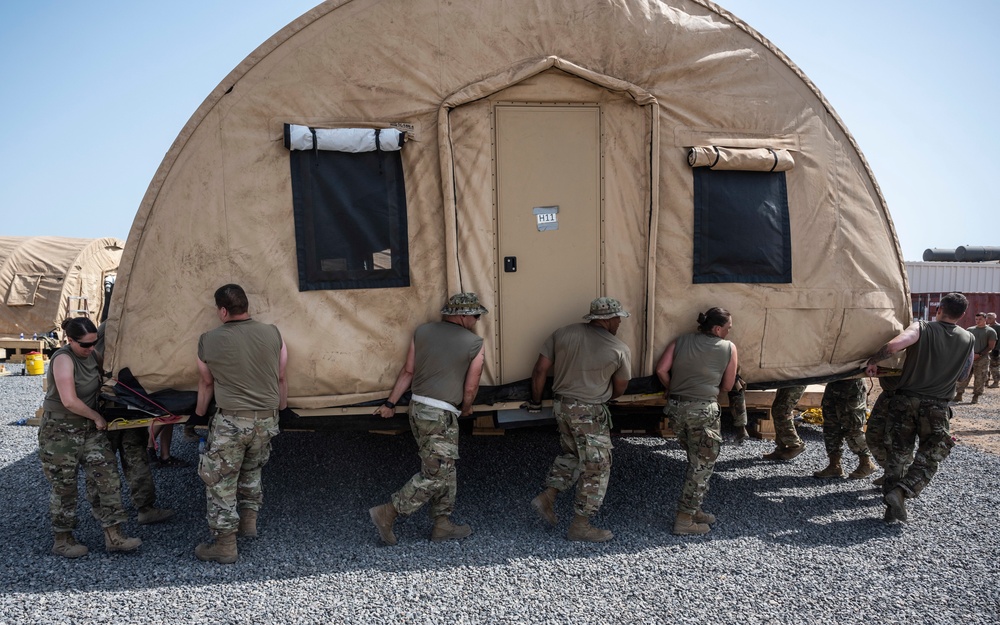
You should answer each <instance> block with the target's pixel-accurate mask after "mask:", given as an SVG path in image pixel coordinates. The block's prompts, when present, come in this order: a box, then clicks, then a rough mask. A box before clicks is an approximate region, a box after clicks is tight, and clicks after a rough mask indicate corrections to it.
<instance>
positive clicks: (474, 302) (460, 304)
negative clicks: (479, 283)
mask: <svg viewBox="0 0 1000 625" xmlns="http://www.w3.org/2000/svg"><path fill="white" fill-rule="evenodd" d="M488 312H489V311H488V310H486V308H485V307H484V306H483V305H482V304H480V303H479V297H478V296H477V295H476V294H475V293H457V294H455V295H452V296H451V297H449V298H448V303H447V304H445V306H444V308H442V309H441V314H442V315H485V314H486V313H488Z"/></svg>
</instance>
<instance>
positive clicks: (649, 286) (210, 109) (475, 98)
mask: <svg viewBox="0 0 1000 625" xmlns="http://www.w3.org/2000/svg"><path fill="white" fill-rule="evenodd" d="M504 91H506V93H503V92H504ZM502 98H511V99H513V100H516V101H520V100H524V99H528V98H534V99H537V100H538V101H540V102H543V103H553V104H555V103H565V102H570V103H572V102H580V101H584V100H586V101H588V102H594V101H596V102H599V103H600V105H601V107H602V120H603V121H602V130H603V133H604V135H603V145H604V147H605V151H606V152H605V154H604V156H603V158H604V163H605V176H606V178H607V180H606V181H605V184H604V190H605V194H606V195H605V198H604V206H603V209H604V215H605V219H606V222H605V232H604V235H605V240H604V241H603V254H604V258H605V266H604V270H603V271H604V277H603V280H604V285H605V291H606V292H607V293H608V294H609V295H613V296H620V297H622V298H623V299H624V300H625V301H626V302H627V303H626V306H627V307H629V308H630V310H632V311H633V313H634V314H635V313H638V315H636V316H634V317H633V318H631V319H629V320H628V321H627V323H626V324H623V326H622V328H623V338H625V339H626V341H627V342H628V343H629V345H630V346H631V348H632V351H633V354H634V355H636V363H637V366H636V371H635V374H636V375H651V374H652V363H653V362H654V361H655V358H656V357H658V355H659V353H660V352H661V351H662V350H663V348H664V346H665V345H666V344H667V343H668V342H669V341H670V340H671V339H673V338H674V337H676V336H677V335H679V334H681V333H683V332H688V331H691V330H692V329H693V328H694V326H695V324H696V318H697V314H698V312H699V311H703V310H705V309H707V308H709V307H711V306H723V307H725V308H727V309H729V310H730V311H732V312H733V314H734V322H735V323H734V330H733V334H732V335H731V336H732V338H733V339H734V340H735V341H736V342H737V344H738V345H739V347H740V355H741V362H742V364H743V367H742V368H743V373H744V377H746V378H747V379H748V380H749V381H751V382H754V381H756V382H762V381H777V380H791V379H800V378H808V377H817V376H824V375H830V374H836V373H839V372H843V371H846V370H849V369H852V368H855V367H856V366H858V364H859V362H856V359H857V358H859V357H860V356H858V354H860V353H862V352H863V351H864V350H865V349H868V348H870V349H871V350H872V351H874V349H877V347H878V346H879V345H880V344H881V343H882V342H884V341H885V340H887V339H888V338H890V337H891V336H892V335H893V334H894V333H895V332H896V331H898V330H899V329H900V328H902V327H903V326H904V325H905V324H906V323H908V322H909V316H910V312H909V303H908V299H907V295H906V289H907V286H906V276H905V271H904V269H903V263H902V255H901V252H900V249H899V244H898V241H897V240H896V235H895V232H894V229H893V226H892V222H891V218H890V217H889V213H888V210H887V208H886V206H885V202H884V200H883V198H882V196H881V193H880V191H879V189H878V186H877V184H876V182H875V180H874V177H873V175H872V172H871V171H870V169H869V167H868V165H867V163H866V162H865V160H864V157H863V156H862V154H861V152H860V151H859V149H858V147H857V145H856V144H855V142H854V140H853V138H852V137H851V136H850V134H849V133H848V131H847V130H846V128H845V127H844V126H843V124H842V123H841V122H840V120H839V118H838V117H837V115H836V113H835V112H834V111H833V110H832V108H831V107H830V106H829V104H828V103H827V102H826V101H825V99H824V98H823V97H822V95H821V94H820V93H819V91H818V90H817V89H816V88H815V86H814V85H812V83H810V82H809V81H808V79H807V78H806V77H805V76H804V75H803V74H802V73H801V72H800V71H799V70H798V69H797V68H796V67H795V66H794V65H793V64H792V63H791V62H790V61H789V60H788V59H787V58H786V57H785V56H784V55H783V54H782V53H781V52H780V51H779V50H778V49H777V48H775V47H774V46H773V45H771V44H770V43H769V42H768V41H767V40H766V39H764V38H763V37H762V36H761V35H760V34H759V33H756V32H755V31H754V30H753V29H751V28H750V27H749V26H747V25H746V24H744V23H743V22H741V21H740V20H739V19H738V18H736V17H735V16H733V15H731V14H729V13H728V12H726V11H725V10H724V9H721V8H720V7H718V6H716V5H714V4H712V3H711V2H707V1H703V0H669V1H656V0H652V1H650V0H641V1H640V0H566V1H564V2H560V3H552V2H548V1H545V0H508V1H506V2H495V1H494V0H466V1H464V2H460V3H442V2H440V1H439V0H349V1H335V0H329V1H327V2H324V3H323V4H320V5H319V6H317V7H316V8H314V9H313V10H311V11H309V12H308V13H306V14H305V15H303V16H302V17H301V18H299V19H298V20H296V21H294V22H293V23H292V24H290V25H288V26H287V27H286V28H284V29H283V30H281V31H280V32H278V33H277V34H276V35H275V36H274V37H272V38H271V39H270V40H268V41H267V42H265V43H264V44H262V45H261V46H260V47H259V48H258V49H257V50H256V51H254V52H253V53H251V54H250V56H248V57H247V59H246V60H245V61H244V62H243V63H242V64H240V66H238V67H237V68H236V69H235V70H233V72H232V73H230V75H229V76H227V77H226V78H225V79H224V80H223V81H222V82H221V83H220V85H219V86H218V87H217V88H216V89H215V90H214V91H213V92H212V93H211V94H210V95H209V96H208V98H207V99H206V100H205V102H204V103H203V104H202V105H201V107H200V108H199V109H198V110H197V111H196V112H195V113H194V115H193V116H192V118H191V120H190V121H189V122H188V124H187V125H186V126H185V127H184V129H183V130H182V131H181V132H180V134H179V136H178V138H177V139H176V141H175V142H174V145H173V146H172V147H171V149H170V151H169V152H168V154H167V155H166V157H165V158H164V160H163V163H162V164H161V166H160V168H159V170H158V171H157V173H156V175H155V177H154V179H153V181H152V182H151V184H150V186H149V189H148V191H147V193H146V196H145V197H144V199H143V201H142V204H141V205H140V207H139V209H138V212H137V214H136V218H135V221H134V223H133V225H132V229H131V231H130V234H129V244H128V246H127V248H126V252H125V256H124V258H123V262H122V266H123V269H122V272H121V274H122V277H121V278H120V279H119V283H118V285H117V287H116V290H115V294H114V302H113V310H112V316H111V318H109V324H108V340H109V345H108V354H107V358H108V362H109V363H110V364H111V366H112V367H113V368H114V370H117V369H120V368H121V367H125V366H128V367H130V368H131V370H132V371H133V373H135V375H136V376H137V377H138V378H139V379H140V380H141V381H142V383H143V384H144V385H145V386H146V387H147V388H148V389H150V390H157V389H160V388H165V387H172V388H177V389H193V388H195V387H196V383H197V375H196V373H197V370H196V368H195V349H196V344H197V337H198V335H199V334H200V333H201V332H204V331H206V330H208V329H210V328H212V327H214V326H215V325H216V324H217V322H218V321H217V318H216V316H215V311H214V305H213V302H212V293H213V292H214V290H215V289H216V288H217V287H218V286H220V285H222V284H225V283H227V282H237V283H240V284H242V285H243V286H244V287H245V288H246V289H247V290H248V292H249V294H250V302H251V313H252V314H253V316H254V317H255V318H257V319H260V320H263V321H268V322H273V323H276V324H277V325H278V326H279V328H280V329H281V331H282V334H283V336H284V338H285V340H286V343H287V344H288V347H289V353H290V359H289V387H290V391H289V393H290V396H291V401H290V403H291V404H292V405H293V406H296V407H301V408H321V407H329V406H338V405H347V404H352V403H357V402H362V401H367V400H373V399H377V398H380V397H384V396H385V394H386V393H387V392H388V390H389V389H390V387H391V386H392V382H393V381H394V379H395V375H396V372H397V371H398V369H399V366H400V364H401V362H402V360H403V357H404V355H405V353H406V349H407V347H408V341H409V338H410V334H411V332H412V330H413V328H414V327H415V326H416V325H418V324H419V323H422V322H425V321H427V320H431V319H435V318H437V316H438V311H439V310H440V307H441V304H442V303H443V301H444V300H445V299H446V298H447V296H448V294H449V293H452V292H456V291H459V290H469V291H476V292H477V293H479V294H480V296H481V298H482V300H483V302H484V303H485V304H486V305H487V306H488V307H489V308H490V309H491V311H495V310H496V307H497V306H498V305H500V302H499V301H498V293H497V275H498V274H497V272H498V271H500V269H498V259H497V258H496V250H495V249H494V246H493V237H494V225H493V223H492V212H491V211H492V210H493V201H494V199H493V193H494V187H493V182H492V180H491V178H490V176H491V164H490V158H491V147H490V146H491V143H490V142H491V126H490V124H491V117H490V116H491V114H492V113H491V103H493V102H496V101H499V100H500V99H502ZM286 123H290V124H300V125H305V126H314V127H323V128H336V127H357V128H388V127H393V128H397V129H401V130H405V132H406V134H407V137H406V139H407V140H406V145H405V147H404V149H403V168H404V179H405V186H406V195H407V206H408V228H409V253H410V278H411V286H410V287H408V288H399V289H374V290H338V291H310V292H299V291H298V285H297V271H296V259H295V239H294V226H293V222H292V207H291V195H292V193H291V186H290V181H289V160H288V152H287V150H285V149H284V147H283V129H284V124H286ZM714 145H717V146H726V147H733V148H770V149H784V150H788V151H789V152H790V153H791V154H792V156H793V158H794V160H795V167H794V168H793V169H791V170H790V171H788V172H787V188H788V189H787V194H788V204H789V212H790V228H791V232H792V259H793V267H792V282H791V283H790V284H697V285H693V284H692V278H691V276H692V235H693V213H692V205H693V191H692V186H693V176H692V171H691V168H690V167H689V165H688V162H687V154H688V151H689V149H690V148H692V147H696V146H714ZM616 150H617V152H615V151H616ZM614 154H617V155H618V156H614ZM639 154H641V157H637V156H635V155H639ZM625 155H633V156H629V157H626V156H625ZM629 158H631V159H632V160H631V161H630V160H628V159H629ZM608 217H614V219H613V220H610V221H609V220H608ZM540 296H544V294H540ZM858 302H862V304H858ZM862 305H863V306H871V308H864V307H861V308H859V307H858V306H862ZM584 312H585V311H584ZM581 314H582V313H581ZM494 318H495V317H494V315H487V316H486V317H484V319H488V320H490V321H487V323H485V324H481V325H480V327H479V328H478V331H479V332H480V333H482V334H483V335H484V336H485V337H486V339H487V341H486V344H487V349H488V350H494V353H492V354H491V355H490V357H488V358H487V367H486V371H485V373H484V376H483V384H492V383H494V378H495V371H494V369H492V368H491V367H493V365H491V364H490V361H491V359H492V361H493V362H495V361H496V354H495V350H496V336H495V333H496V328H495V327H494V326H493V325H491V324H492V323H494V321H492V320H491V319H494ZM570 321H575V320H567V322H570ZM848 335H849V336H850V339H849V340H848V339H847V338H846V337H847V336H848Z"/></svg>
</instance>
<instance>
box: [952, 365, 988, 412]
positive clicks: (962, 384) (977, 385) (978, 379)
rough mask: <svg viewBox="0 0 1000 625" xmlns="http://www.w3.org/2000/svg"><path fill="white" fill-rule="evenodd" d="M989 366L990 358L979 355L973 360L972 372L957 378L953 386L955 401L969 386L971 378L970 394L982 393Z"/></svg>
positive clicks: (977, 394)
mask: <svg viewBox="0 0 1000 625" xmlns="http://www.w3.org/2000/svg"><path fill="white" fill-rule="evenodd" d="M989 367H990V359H989V358H987V357H985V356H980V357H979V358H976V360H975V361H973V363H972V372H971V373H970V374H969V377H968V378H965V379H964V380H959V381H958V384H957V385H956V386H955V398H956V401H957V399H958V398H959V397H961V396H962V393H964V392H965V389H966V387H967V386H969V380H970V379H973V378H974V381H973V383H972V394H973V395H974V396H976V397H978V396H979V395H982V394H983V389H985V388H986V376H987V375H989Z"/></svg>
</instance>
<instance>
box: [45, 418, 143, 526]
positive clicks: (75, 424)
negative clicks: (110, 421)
mask: <svg viewBox="0 0 1000 625" xmlns="http://www.w3.org/2000/svg"><path fill="white" fill-rule="evenodd" d="M38 457H39V458H40V459H41V461H42V472H43V473H45V478H46V479H47V480H48V481H49V483H50V484H51V485H52V493H51V494H50V495H49V516H50V518H51V522H52V531H53V532H70V531H72V530H73V529H74V528H75V527H76V504H77V471H78V468H79V467H80V466H82V467H83V471H84V474H85V475H86V478H87V481H88V482H93V483H94V485H95V489H96V491H97V492H98V494H99V498H98V502H97V503H96V504H95V505H94V506H93V513H94V517H96V518H97V520H98V521H99V522H100V523H101V527H111V526H112V525H118V524H119V523H124V522H125V521H126V520H128V516H127V515H126V514H125V510H124V509H123V508H122V494H121V478H120V477H118V463H117V462H116V460H115V455H114V452H112V451H111V445H110V444H109V443H108V437H107V436H106V435H105V434H104V432H101V431H98V429H97V428H96V427H95V426H94V422H93V421H91V420H89V419H84V418H83V417H75V416H69V415H63V414H57V413H51V412H46V413H45V414H44V415H43V416H42V424H41V426H40V427H39V428H38Z"/></svg>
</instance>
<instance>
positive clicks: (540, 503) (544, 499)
mask: <svg viewBox="0 0 1000 625" xmlns="http://www.w3.org/2000/svg"><path fill="white" fill-rule="evenodd" d="M558 492H559V491H557V490H556V489H554V488H552V487H551V486H550V487H549V488H546V489H545V490H543V491H542V492H540V493H539V494H538V496H537V497H535V498H534V499H532V500H531V507H532V508H534V509H535V511H537V512H538V515H539V516H541V517H542V519H544V520H545V522H546V523H548V524H549V525H552V526H555V525H556V524H558V523H559V518H558V517H557V516H556V509H555V503H556V494H557V493H558Z"/></svg>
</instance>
